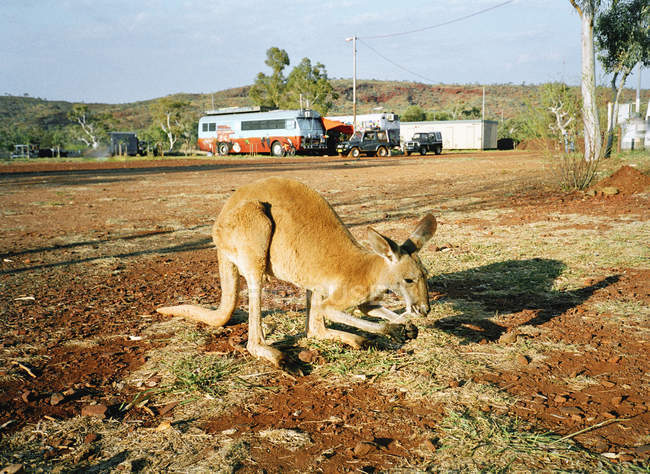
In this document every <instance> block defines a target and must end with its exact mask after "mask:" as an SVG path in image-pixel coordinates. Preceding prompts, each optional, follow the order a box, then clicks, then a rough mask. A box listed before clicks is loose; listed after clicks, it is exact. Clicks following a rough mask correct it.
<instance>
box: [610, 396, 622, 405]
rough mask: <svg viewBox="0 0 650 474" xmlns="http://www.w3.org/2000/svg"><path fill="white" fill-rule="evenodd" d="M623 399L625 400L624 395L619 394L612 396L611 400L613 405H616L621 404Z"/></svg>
mask: <svg viewBox="0 0 650 474" xmlns="http://www.w3.org/2000/svg"><path fill="white" fill-rule="evenodd" d="M622 401H623V397H621V396H620V395H619V396H617V397H612V400H611V402H612V405H614V406H616V407H617V406H619V405H620V404H621V402H622Z"/></svg>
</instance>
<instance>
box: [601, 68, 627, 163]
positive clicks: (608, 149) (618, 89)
mask: <svg viewBox="0 0 650 474" xmlns="http://www.w3.org/2000/svg"><path fill="white" fill-rule="evenodd" d="M629 74H630V70H628V69H625V70H623V77H622V78H621V82H619V84H618V86H617V85H616V78H617V77H618V73H615V74H614V77H613V78H612V101H613V106H612V120H610V122H609V129H607V145H606V146H605V158H609V157H610V155H611V154H612V146H613V143H614V130H616V125H617V123H616V122H617V121H618V104H619V103H620V101H621V93H622V92H623V87H625V81H626V79H627V76H628V75H629Z"/></svg>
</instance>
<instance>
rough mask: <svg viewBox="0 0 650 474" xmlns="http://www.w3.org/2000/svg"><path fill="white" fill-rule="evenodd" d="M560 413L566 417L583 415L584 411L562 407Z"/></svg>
mask: <svg viewBox="0 0 650 474" xmlns="http://www.w3.org/2000/svg"><path fill="white" fill-rule="evenodd" d="M560 412H561V413H564V414H565V415H582V410H581V409H580V408H578V407H560Z"/></svg>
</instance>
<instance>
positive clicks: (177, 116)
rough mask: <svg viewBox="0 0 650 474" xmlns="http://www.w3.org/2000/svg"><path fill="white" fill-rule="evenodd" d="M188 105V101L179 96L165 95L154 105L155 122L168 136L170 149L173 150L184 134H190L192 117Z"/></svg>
mask: <svg viewBox="0 0 650 474" xmlns="http://www.w3.org/2000/svg"><path fill="white" fill-rule="evenodd" d="M188 105H189V103H188V102H187V101H184V100H181V99H178V98H174V97H163V98H162V99H159V100H158V102H156V103H155V104H154V105H153V107H152V109H153V110H152V116H153V120H154V123H155V124H156V125H157V126H159V127H160V129H161V130H162V132H163V133H164V134H165V136H166V137H167V141H168V143H169V147H168V151H172V150H173V149H174V145H175V144H176V142H177V141H178V140H179V139H180V138H181V137H182V136H183V135H184V134H185V135H187V134H188V129H189V128H190V123H188V122H189V121H190V119H189V117H188V116H187V114H186V109H187V106H188Z"/></svg>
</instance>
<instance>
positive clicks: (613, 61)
mask: <svg viewBox="0 0 650 474" xmlns="http://www.w3.org/2000/svg"><path fill="white" fill-rule="evenodd" d="M595 32H596V44H597V46H598V49H599V51H600V54H599V56H598V59H599V60H600V62H601V64H602V65H603V68H604V69H605V71H606V72H607V73H609V74H612V80H611V91H612V103H613V104H614V107H613V114H612V120H611V121H610V123H609V128H608V129H607V145H606V147H605V157H609V156H610V154H611V152H612V143H613V141H614V128H615V126H616V123H615V121H616V118H617V115H618V104H619V99H620V97H621V92H622V91H623V88H624V87H625V81H626V80H627V77H628V76H629V75H630V73H631V72H632V70H633V69H634V67H635V66H636V65H637V64H639V63H641V64H642V65H643V66H646V67H647V66H648V65H650V6H648V3H647V0H612V2H611V5H610V7H609V8H608V9H606V10H604V11H603V12H601V14H600V15H599V16H598V18H597V20H596V30H595Z"/></svg>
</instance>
